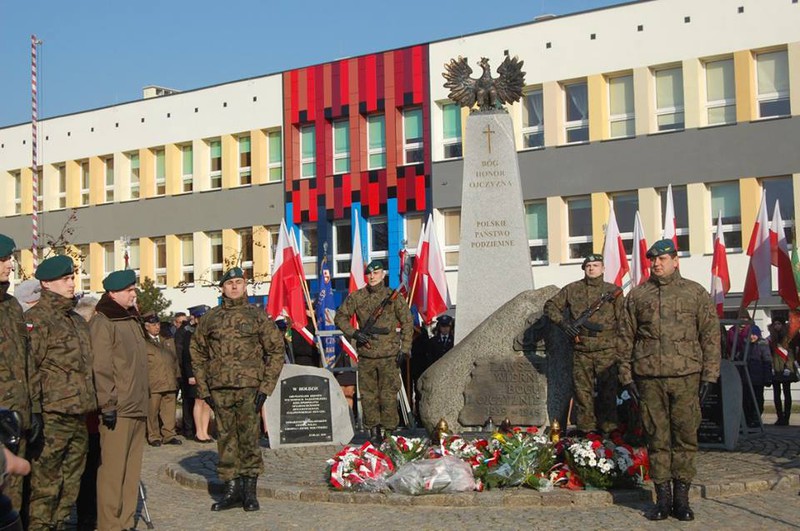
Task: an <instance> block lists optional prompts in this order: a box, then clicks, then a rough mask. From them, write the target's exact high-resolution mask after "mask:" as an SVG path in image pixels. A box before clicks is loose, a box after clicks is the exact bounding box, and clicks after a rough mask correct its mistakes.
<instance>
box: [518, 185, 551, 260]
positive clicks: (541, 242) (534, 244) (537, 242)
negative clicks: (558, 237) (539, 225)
mask: <svg viewBox="0 0 800 531" xmlns="http://www.w3.org/2000/svg"><path fill="white" fill-rule="evenodd" d="M539 205H542V206H544V222H545V234H547V222H548V219H547V200H546V199H536V200H533V201H526V202H525V205H524V207H525V225H526V227H525V229H526V230H525V232H526V233H527V232H528V231H527V229H528V226H527V225H528V207H534V206H539ZM547 242H548V238H547V237H545V238H531V237H530V234H528V249H529V252H530V254H531V265H533V266H537V265H547V264H549V263H550V262H549V258H547V256H548V250H547ZM540 247H544V255H545V258H544V260H535V259H534V258H533V252H534V251H533V249H534V248H540Z"/></svg>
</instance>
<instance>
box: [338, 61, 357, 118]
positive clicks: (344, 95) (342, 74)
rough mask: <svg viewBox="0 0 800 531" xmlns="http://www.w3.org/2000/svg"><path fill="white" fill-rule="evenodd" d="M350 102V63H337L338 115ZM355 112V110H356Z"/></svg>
mask: <svg viewBox="0 0 800 531" xmlns="http://www.w3.org/2000/svg"><path fill="white" fill-rule="evenodd" d="M349 102H350V61H349V60H347V59H345V60H344V61H339V113H341V112H342V105H347V104H348V103H349ZM356 110H357V109H356Z"/></svg>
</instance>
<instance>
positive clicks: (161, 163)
mask: <svg viewBox="0 0 800 531" xmlns="http://www.w3.org/2000/svg"><path fill="white" fill-rule="evenodd" d="M155 159H156V182H155V195H164V194H165V193H167V160H166V154H165V152H164V150H163V149H157V150H156V151H155Z"/></svg>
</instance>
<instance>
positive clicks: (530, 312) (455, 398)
mask: <svg viewBox="0 0 800 531" xmlns="http://www.w3.org/2000/svg"><path fill="white" fill-rule="evenodd" d="M557 292H558V288H556V287H555V286H547V287H544V288H540V289H535V290H528V291H525V292H522V293H520V294H519V295H517V296H516V297H514V298H513V299H511V300H510V301H508V302H507V303H505V304H504V305H503V306H501V307H500V308H499V309H498V310H497V311H495V312H494V313H492V314H491V315H489V316H488V317H487V318H486V319H485V320H484V321H483V322H482V323H481V324H479V325H478V326H477V327H476V328H475V329H474V330H473V331H472V332H470V333H469V335H467V336H466V337H465V338H464V339H463V340H461V342H459V343H458V344H457V345H456V346H455V347H453V349H452V350H450V351H449V352H448V353H447V354H446V355H445V356H444V357H443V358H442V359H440V360H439V361H437V362H436V363H435V364H434V365H433V366H431V367H430V368H429V369H428V370H427V371H425V374H423V375H422V377H421V378H420V381H419V388H420V391H421V393H422V400H421V403H420V418H421V420H422V423H423V425H424V426H425V428H426V429H427V430H428V431H429V432H430V431H431V430H432V429H433V428H434V426H435V425H436V423H437V422H438V421H439V419H442V418H443V419H445V420H446V421H447V423H448V425H449V427H450V430H451V431H452V432H454V433H461V432H464V431H470V430H473V429H480V428H481V427H482V426H483V425H484V423H485V422H486V419H487V418H488V417H490V416H491V417H492V419H493V420H494V422H495V424H500V422H502V420H503V419H505V418H508V419H509V421H511V423H512V424H513V425H519V426H541V425H543V424H549V423H550V422H551V421H552V420H553V419H558V421H559V422H560V423H561V425H562V426H567V410H568V408H569V401H570V398H571V397H572V347H571V345H570V344H569V342H568V341H567V338H566V336H565V335H564V334H563V333H561V331H560V330H558V329H557V328H555V327H553V326H540V318H541V317H542V310H543V308H544V303H545V302H546V301H547V300H548V299H550V298H551V297H553V296H554V295H555V294H556V293H557ZM457 326H458V323H456V327H457ZM531 331H534V332H536V333H534V334H529V336H530V337H534V338H538V340H536V339H534V341H532V342H531V345H529V347H526V350H525V351H518V350H515V349H514V339H515V338H516V337H517V336H519V335H521V334H524V333H526V332H531ZM537 334H538V335H537ZM534 346H535V348H534Z"/></svg>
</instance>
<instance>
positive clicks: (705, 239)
mask: <svg viewBox="0 0 800 531" xmlns="http://www.w3.org/2000/svg"><path fill="white" fill-rule="evenodd" d="M686 208H687V214H688V217H689V252H690V253H691V254H694V255H703V254H705V253H708V252H710V250H711V236H710V234H711V233H710V231H711V222H710V220H711V196H710V194H709V191H708V188H706V185H705V184H704V183H692V184H687V185H686Z"/></svg>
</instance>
